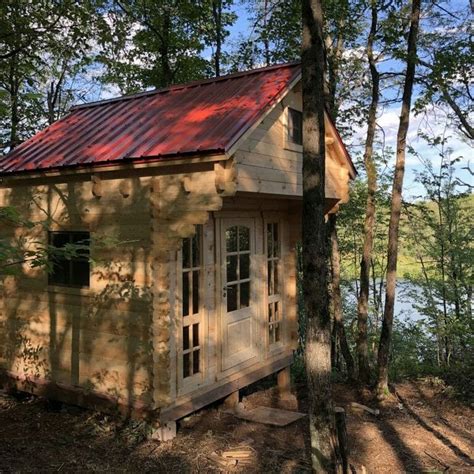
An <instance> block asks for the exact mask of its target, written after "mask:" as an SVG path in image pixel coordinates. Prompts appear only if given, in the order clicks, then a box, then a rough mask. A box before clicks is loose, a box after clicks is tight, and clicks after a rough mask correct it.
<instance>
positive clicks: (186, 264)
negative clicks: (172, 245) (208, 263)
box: [182, 239, 191, 268]
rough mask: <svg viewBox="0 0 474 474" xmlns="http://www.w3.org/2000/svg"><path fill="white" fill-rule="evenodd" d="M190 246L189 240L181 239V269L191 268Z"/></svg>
mask: <svg viewBox="0 0 474 474" xmlns="http://www.w3.org/2000/svg"><path fill="white" fill-rule="evenodd" d="M190 246H191V239H183V248H182V251H183V268H190V266H191V255H190Z"/></svg>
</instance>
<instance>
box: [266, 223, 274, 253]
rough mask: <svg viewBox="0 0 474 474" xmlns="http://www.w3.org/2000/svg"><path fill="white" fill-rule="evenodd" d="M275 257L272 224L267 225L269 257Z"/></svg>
mask: <svg viewBox="0 0 474 474" xmlns="http://www.w3.org/2000/svg"><path fill="white" fill-rule="evenodd" d="M272 255H273V236H272V224H267V257H271V256H272Z"/></svg>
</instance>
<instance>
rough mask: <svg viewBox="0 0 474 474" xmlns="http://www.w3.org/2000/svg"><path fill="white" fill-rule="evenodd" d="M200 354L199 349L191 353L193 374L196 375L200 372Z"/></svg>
mask: <svg viewBox="0 0 474 474" xmlns="http://www.w3.org/2000/svg"><path fill="white" fill-rule="evenodd" d="M200 354H201V351H200V350H199V349H198V350H197V351H194V352H193V374H197V373H199V371H200V368H199V356H200Z"/></svg>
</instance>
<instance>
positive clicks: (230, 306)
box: [227, 285, 237, 312]
mask: <svg viewBox="0 0 474 474" xmlns="http://www.w3.org/2000/svg"><path fill="white" fill-rule="evenodd" d="M236 309H237V285H230V286H227V311H228V312H230V311H235V310H236Z"/></svg>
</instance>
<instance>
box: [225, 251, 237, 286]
mask: <svg viewBox="0 0 474 474" xmlns="http://www.w3.org/2000/svg"><path fill="white" fill-rule="evenodd" d="M226 266H227V281H228V282H230V281H236V280H237V255H228V256H227V258H226Z"/></svg>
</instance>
